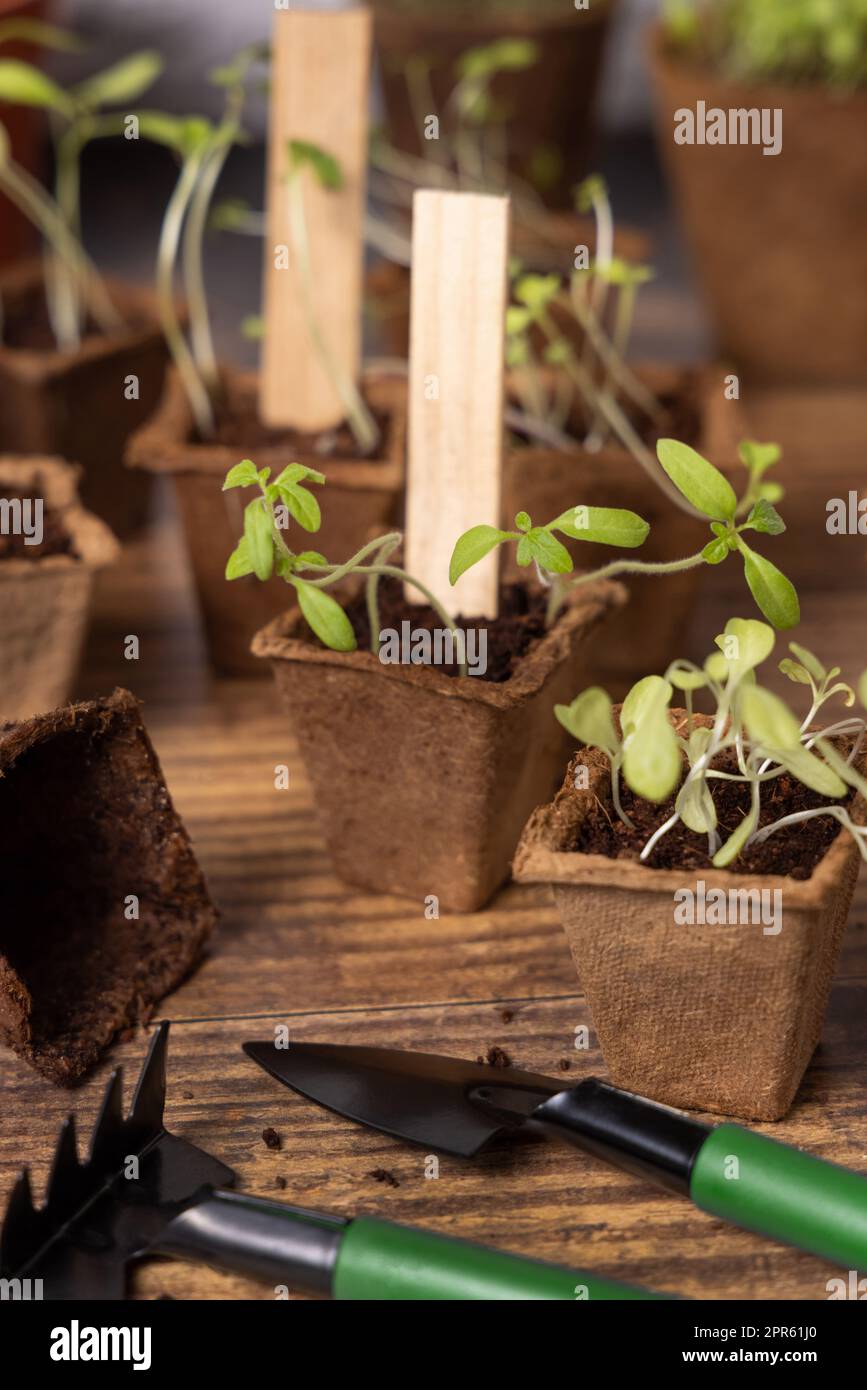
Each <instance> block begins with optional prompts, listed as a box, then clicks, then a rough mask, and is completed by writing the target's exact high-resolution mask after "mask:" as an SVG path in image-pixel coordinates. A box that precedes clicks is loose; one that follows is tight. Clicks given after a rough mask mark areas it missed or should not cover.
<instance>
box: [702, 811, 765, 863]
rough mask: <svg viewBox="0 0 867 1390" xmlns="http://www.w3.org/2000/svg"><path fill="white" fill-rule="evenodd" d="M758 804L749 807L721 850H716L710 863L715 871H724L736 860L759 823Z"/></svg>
mask: <svg viewBox="0 0 867 1390" xmlns="http://www.w3.org/2000/svg"><path fill="white" fill-rule="evenodd" d="M759 809H760V808H759V803H758V802H756V803H755V804H754V805H753V804H751V805H750V809H749V810H748V811H747V814H746V815H745V816H744V818H743V820H742V821H741V823H740V825H739V826H738V827H737V829H736V830H735V831H734V832H733V833H732V834H731V835H730V836H729V838H728V839H727V840H726V842H725V844H724V845H723V847H722V849H719V850H717V852H716V854H715V855H714V857H713V860H712V863H713V866H714V868H715V869H725V868H727V867H728V865H729V864H731V863H732V861H733V860H734V859H737V857H738V855H739V854H740V852H741V850H742V849H743V847H744V845H745V844H746V842H747V840H748V839H749V838H750V836H751V835H752V833H753V831H754V830H755V829H756V827H757V826H758V823H759Z"/></svg>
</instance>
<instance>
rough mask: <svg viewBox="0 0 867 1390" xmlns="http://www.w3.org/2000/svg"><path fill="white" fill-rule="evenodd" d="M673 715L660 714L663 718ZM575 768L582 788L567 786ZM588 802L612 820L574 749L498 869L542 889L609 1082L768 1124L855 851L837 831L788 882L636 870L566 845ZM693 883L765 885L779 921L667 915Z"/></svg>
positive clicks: (586, 762)
mask: <svg viewBox="0 0 867 1390" xmlns="http://www.w3.org/2000/svg"><path fill="white" fill-rule="evenodd" d="M685 717H686V716H685V714H684V712H683V711H682V710H675V711H672V718H673V719H674V720H675V721H676V722H677V721H681V722H682V721H684V720H685ZM579 767H586V768H587V769H588V774H589V776H588V782H589V785H588V786H587V787H586V789H581V788H576V786H575V780H574V779H575V773H576V770H577V769H578V768H579ZM597 799H598V803H601V804H602V806H604V807H605V808H606V809H607V811H608V812H609V813H610V814H611V815H612V816H613V815H614V811H613V808H612V807H611V793H610V775H609V770H608V763H607V760H606V759H605V758H604V756H603V755H602V754H600V753H599V752H598V751H597V750H595V749H582V750H581V751H580V752H579V753H578V754H576V756H575V757H574V758H573V760H572V762H571V763H570V764H569V768H568V770H567V773H566V778H565V781H564V782H563V786H562V787H561V789H560V791H559V792H558V793H557V796H556V797H555V799H554V801H553V802H550V803H549V804H548V805H545V806H541V807H539V808H538V809H537V810H536V811H534V813H533V815H532V816H531V817H530V819H529V821H528V823H527V826H526V828H525V830H524V833H523V835H522V837H521V843H520V844H519V846H518V850H517V853H516V855H515V862H514V866H513V872H514V876H515V878H516V879H517V880H518V882H519V883H550V884H551V885H552V887H553V891H554V901H555V903H556V905H557V910H558V912H559V914H560V919H561V921H562V923H563V927H564V930H565V932H566V938H567V940H568V942H569V948H570V950H571V952H572V957H573V960H574V962H575V967H576V970H577V972H578V976H579V981H580V984H581V988H582V989H583V991H584V994H585V995H586V998H587V1003H588V1005H589V1007H590V1012H591V1015H592V1019H593V1026H594V1028H595V1030H596V1033H597V1036H598V1038H599V1044H600V1046H601V1048H602V1054H603V1057H604V1058H605V1063H606V1066H607V1067H608V1071H609V1073H610V1075H611V1079H612V1081H613V1082H614V1083H615V1084H616V1085H618V1086H623V1087H624V1088H625V1089H626V1090H629V1091H637V1092H638V1093H640V1094H641V1095H645V1096H649V1097H650V1098H651V1099H653V1100H657V1101H660V1102H662V1103H663V1104H666V1105H673V1106H678V1107H684V1108H686V1109H690V1110H708V1111H712V1112H715V1113H717V1114H723V1115H734V1116H739V1117H741V1118H743V1119H750V1120H778V1119H780V1118H782V1116H783V1115H785V1114H786V1111H787V1110H788V1109H789V1107H790V1105H791V1104H792V1101H793V1099H794V1097H795V1093H796V1091H797V1089H798V1086H799V1085H800V1082H801V1078H802V1077H803V1075H804V1072H805V1070H806V1068H807V1066H808V1064H809V1062H810V1058H811V1057H812V1055H813V1052H814V1050H815V1048H816V1046H817V1045H818V1042H819V1038H820V1036H821V1032H822V1021H823V1018H824V1015H825V1009H826V1007H827V1003H828V996H829V993H830V989H831V981H832V979H833V976H834V970H835V968H836V964H837V957H838V955H839V951H840V944H841V941H842V938H843V932H844V930H845V926H846V918H847V915H848V912H849V907H850V904H851V901H852V894H853V891H854V888H855V881H856V879H857V877H858V868H859V863H860V856H859V853H858V850H857V847H856V846H855V844H854V843H853V841H852V839H851V837H850V836H848V835H847V834H846V833H845V832H844V831H842V830H841V832H840V833H839V834H838V835H837V836H836V837H835V838H834V839H833V840H832V841H831V843H830V846H829V848H828V849H827V850H826V852H825V854H824V856H823V857H822V859H820V861H819V863H818V864H817V866H816V867H815V868H814V870H813V873H812V874H811V876H810V877H809V878H807V879H803V880H798V879H794V878H791V877H789V876H788V875H785V876H784V875H773V874H763V875H756V874H750V875H745V874H740V873H738V872H736V871H735V870H733V869H714V868H710V867H708V868H707V869H699V870H696V869H692V868H691V869H688V870H687V869H664V868H659V869H651V868H647V867H646V866H645V865H643V864H639V863H638V862H637V861H632V860H625V859H609V858H608V857H607V856H605V855H602V854H587V853H579V852H576V851H574V850H571V849H569V846H570V845H571V844H573V843H574V842H575V837H576V835H577V834H578V832H579V830H580V828H581V826H582V824H583V823H584V821H585V819H586V818H587V817H588V816H589V815H590V814H591V812H592V810H593V808H594V805H595V804H598V803H597ZM865 811H867V806H865V804H864V801H863V799H862V798H861V797H856V798H855V801H854V805H853V807H852V812H851V813H852V815H853V817H854V819H855V820H856V821H857V822H859V823H862V824H863V822H864V819H865ZM780 834H785V831H781V832H780ZM699 880H701V881H702V882H703V883H704V885H705V889H704V891H705V893H708V892H710V891H711V890H712V889H723V890H724V891H725V892H726V893H729V894H730V893H732V892H735V893H750V892H752V891H753V890H759V891H761V890H763V889H765V890H768V891H769V892H770V893H771V894H773V893H774V892H775V891H776V890H779V891H780V893H781V898H780V900H779V901H780V903H781V905H782V928H781V930H780V931H779V933H778V934H776V935H773V934H765V932H764V929H763V927H762V925H760V924H758V923H755V922H752V921H750V922H748V923H743V924H740V923H732V922H729V923H728V924H727V925H710V924H707V925H683V924H678V923H677V922H676V921H675V916H674V909H675V899H674V895H675V893H676V892H678V891H679V890H683V889H684V888H690V889H691V890H693V891H696V890H697V887H698V881H699ZM768 901H769V902H772V901H773V898H771V899H769V900H768Z"/></svg>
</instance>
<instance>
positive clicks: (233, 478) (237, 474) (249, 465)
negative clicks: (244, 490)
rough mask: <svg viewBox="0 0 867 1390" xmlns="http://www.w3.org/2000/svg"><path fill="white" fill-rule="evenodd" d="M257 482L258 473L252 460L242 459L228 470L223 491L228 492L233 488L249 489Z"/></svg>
mask: <svg viewBox="0 0 867 1390" xmlns="http://www.w3.org/2000/svg"><path fill="white" fill-rule="evenodd" d="M258 481H259V472H258V470H257V468H256V465H255V463H254V462H253V460H252V459H242V460H241V462H240V463H236V464H235V466H234V468H230V469H229V471H228V473H227V474H226V481H225V482H224V483H223V491H224V492H228V490H229V488H233V487H251V486H252V484H253V483H257V482H258Z"/></svg>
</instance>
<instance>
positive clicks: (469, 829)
mask: <svg viewBox="0 0 867 1390" xmlns="http://www.w3.org/2000/svg"><path fill="white" fill-rule="evenodd" d="M623 601H624V591H623V590H622V588H621V587H620V586H619V585H617V584H607V583H602V584H594V585H588V586H587V588H586V589H580V590H576V591H574V592H573V594H572V595H571V597H570V600H569V602H568V604H567V606H566V607H565V608H564V609H563V611H562V612H561V614H560V616H559V618H558V619H557V621H556V622H555V624H554V625H553V627H552V628H551V630H550V631H549V632H547V633H546V634H545V635H544V637H542V638H541V639H540V640H539V641H538V642H537V644H536V645H535V646H534V647H532V648H531V649H530V650H529V651H528V652H527V654H526V655H525V656H523V657H522V658H521V659H520V660H519V661H518V663H517V665H516V669H515V671H514V673H513V674H512V676H511V677H510V678H509V679H508V680H506V681H504V682H502V683H501V684H496V683H494V682H491V681H485V680H483V679H481V678H479V677H473V676H464V677H455V676H448V675H446V674H445V673H444V672H442V671H439V670H435V669H434V668H433V667H430V666H411V665H383V664H381V662H380V661H379V659H378V657H377V656H374V655H373V653H372V652H370V651H355V652H349V653H339V652H333V651H329V650H327V649H326V648H325V647H322V646H320V645H319V644H318V643H316V642H315V641H314V640H311V639H310V637H309V635H308V632H307V630H306V627H305V624H304V622H303V619H302V618H301V616H300V614H299V613H298V612H297V611H296V612H292V613H289V614H286V615H284V616H283V617H281V618H277V619H276V620H275V621H274V622H272V623H271V624H270V625H269V626H268V627H266V628H265V629H264V630H263V631H262V632H259V633H257V635H256V639H255V642H254V644H253V650H254V651H255V653H256V655H257V656H258V657H264V658H267V659H268V660H270V662H271V665H272V668H273V671H274V675H275V678H276V681H277V685H278V688H279V690H280V693H281V695H282V697H283V700H284V702H285V705H286V708H287V711H288V712H289V715H290V718H291V720H292V723H293V726H294V728H295V730H296V731H297V734H298V736H299V742H300V745H301V754H302V757H303V758H304V762H305V766H306V769H307V774H308V776H309V778H310V781H311V783H312V785H313V791H314V797H315V802H316V806H317V809H318V811H319V814H320V817H321V822H322V829H323V833H324V835H325V838H326V841H327V844H328V848H329V851H330V853H331V856H332V859H333V861H334V866H335V869H336V871H337V873H338V874H339V875H340V877H341V878H342V879H344V880H345V881H346V882H348V883H355V884H360V885H361V886H362V887H364V888H370V889H373V890H375V891H378V892H381V893H399V894H403V895H406V896H407V897H415V898H418V899H419V900H420V901H422V900H423V899H424V898H426V897H428V896H429V895H431V894H433V895H436V897H437V898H438V899H439V904H440V907H442V908H445V909H447V910H449V911H454V912H474V911H475V910H476V909H477V908H480V907H482V906H483V905H484V903H486V902H487V900H488V899H489V898H490V897H491V895H492V893H494V891H495V890H496V889H497V888H498V887H499V886H500V884H501V883H502V882H503V881H504V879H505V878H507V876H508V873H509V861H510V859H511V856H512V854H513V852H514V849H515V845H516V844H517V841H518V836H519V835H520V833H521V827H522V825H523V824H524V822H525V821H526V818H527V815H528V814H529V811H530V809H531V808H532V806H533V805H535V804H537V803H538V800H539V797H540V794H541V795H542V796H545V795H549V794H550V791H551V788H552V787H553V786H554V784H555V783H556V780H557V777H558V775H559V769H560V768H561V767H562V765H563V738H562V731H561V729H560V728H559V726H558V724H557V722H556V720H555V719H554V716H553V713H552V709H553V705H554V704H555V703H556V702H557V701H564V700H571V699H572V697H573V695H574V693H575V690H576V688H577V686H578V684H579V682H580V672H581V667H582V662H583V659H584V652H585V650H586V645H587V641H588V638H589V636H590V634H591V632H592V631H593V629H594V628H595V627H596V624H597V623H599V622H600V621H601V620H602V619H603V618H605V617H606V616H607V615H608V614H609V613H610V612H611V610H612V609H614V608H616V607H618V606H619V605H620V604H621V603H623Z"/></svg>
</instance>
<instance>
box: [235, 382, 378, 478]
mask: <svg viewBox="0 0 867 1390" xmlns="http://www.w3.org/2000/svg"><path fill="white" fill-rule="evenodd" d="M370 409H371V414H372V415H373V418H374V420H375V421H376V423H377V425H378V426H379V433H380V443H379V446H378V447H377V449H376V450H375V451H374V453H373V454H372V455H371V456H370V461H371V462H372V463H375V462H376V460H377V459H378V458H382V457H384V452H385V451H384V448H383V441H384V440H385V439H386V438H387V435H388V429H389V416H388V414H387V413H386V412H385V411H383V410H373V408H372V407H370ZM216 417H217V418H216V430H215V433H214V435H213V437H212V438H211V439H210V440H209V441H208V443H211V444H225V445H227V446H228V447H229V448H232V449H241V450H244V451H245V452H246V453H249V454H253V455H255V453H256V450H257V449H266V448H270V449H285V450H286V455H287V458H286V462H287V463H291V462H292V461H293V459H294V457H295V456H296V455H298V454H303V455H304V457H305V458H311V457H316V456H318V457H320V458H321V459H322V460H323V462H324V461H325V460H327V459H357V458H362V457H364V455H363V454H362V452H361V450H360V449H359V447H358V445H357V443H356V442H355V436H354V435H353V433H352V431H351V429H350V428H349V426H348V425H347V424H345V423H344V424H342V425H339V426H338V427H337V429H334V430H323V431H320V432H319V433H318V434H305V432H304V431H303V430H295V429H272V428H271V427H270V426H268V425H265V424H263V423H262V421H261V420H260V418H259V403H258V400H257V397H256V395H255V394H254V393H253V392H250V391H244V390H237V389H235V390H233V391H232V392H231V394H230V395H224V396H223V397H222V399H220V400H218V402H217V407H216Z"/></svg>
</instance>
